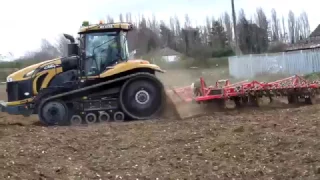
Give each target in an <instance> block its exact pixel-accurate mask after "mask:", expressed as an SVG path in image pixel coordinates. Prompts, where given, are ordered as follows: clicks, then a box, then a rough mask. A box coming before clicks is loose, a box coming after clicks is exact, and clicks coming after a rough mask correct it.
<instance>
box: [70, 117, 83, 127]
mask: <svg viewBox="0 0 320 180" xmlns="http://www.w3.org/2000/svg"><path fill="white" fill-rule="evenodd" d="M70 124H71V125H76V126H79V125H81V124H82V117H81V116H79V115H73V116H72V117H71V119H70Z"/></svg>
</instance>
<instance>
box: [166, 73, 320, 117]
mask: <svg viewBox="0 0 320 180" xmlns="http://www.w3.org/2000/svg"><path fill="white" fill-rule="evenodd" d="M168 92H169V94H170V93H171V94H172V95H174V97H173V99H175V101H174V103H175V104H176V106H177V109H179V106H181V105H182V106H183V105H186V104H188V103H191V102H193V103H196V104H200V105H206V107H209V109H208V108H205V109H206V111H214V110H216V109H210V108H213V107H215V108H218V109H225V108H228V106H227V103H229V104H230V102H233V105H234V106H233V107H236V108H240V107H246V106H255V107H258V106H260V105H262V102H263V100H262V99H268V100H269V103H272V102H274V99H275V98H279V97H280V98H282V99H283V98H285V99H286V100H287V103H288V104H301V103H304V104H315V103H316V99H317V95H319V93H320V83H319V82H317V81H313V82H309V81H308V80H306V79H304V78H303V77H300V76H298V75H294V76H291V77H288V78H285V79H280V80H277V81H273V82H259V81H255V80H254V81H248V80H246V81H242V82H237V83H234V84H231V83H230V81H229V80H219V81H217V82H216V83H215V85H214V86H208V85H207V84H206V82H205V81H204V79H203V78H202V77H201V78H200V79H199V81H197V83H193V84H192V85H191V86H187V87H180V88H172V89H171V90H170V91H168ZM208 105H209V106H208ZM178 111H179V110H178Z"/></svg>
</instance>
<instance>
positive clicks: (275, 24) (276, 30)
mask: <svg viewBox="0 0 320 180" xmlns="http://www.w3.org/2000/svg"><path fill="white" fill-rule="evenodd" d="M271 24H272V40H273V41H279V40H280V23H279V19H278V16H277V12H276V10H275V9H272V10H271Z"/></svg>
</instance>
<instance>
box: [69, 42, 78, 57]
mask: <svg viewBox="0 0 320 180" xmlns="http://www.w3.org/2000/svg"><path fill="white" fill-rule="evenodd" d="M77 55H79V46H78V44H74V43H72V44H68V56H77Z"/></svg>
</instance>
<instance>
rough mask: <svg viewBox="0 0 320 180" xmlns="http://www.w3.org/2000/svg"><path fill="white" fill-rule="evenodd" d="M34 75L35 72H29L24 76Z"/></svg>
mask: <svg viewBox="0 0 320 180" xmlns="http://www.w3.org/2000/svg"><path fill="white" fill-rule="evenodd" d="M33 73H34V70H32V71H30V72H28V73H27V74H25V75H24V77H30V76H31V75H32V74H33Z"/></svg>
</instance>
